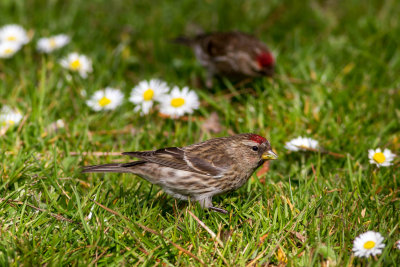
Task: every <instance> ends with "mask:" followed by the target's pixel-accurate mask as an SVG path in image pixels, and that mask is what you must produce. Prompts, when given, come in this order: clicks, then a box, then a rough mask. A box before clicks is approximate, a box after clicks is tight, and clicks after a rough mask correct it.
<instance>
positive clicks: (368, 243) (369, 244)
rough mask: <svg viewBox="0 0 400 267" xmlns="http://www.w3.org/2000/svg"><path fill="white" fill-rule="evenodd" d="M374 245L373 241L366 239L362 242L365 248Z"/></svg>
mask: <svg viewBox="0 0 400 267" xmlns="http://www.w3.org/2000/svg"><path fill="white" fill-rule="evenodd" d="M374 247H375V242H374V241H367V242H365V243H364V248H365V249H371V248H374Z"/></svg>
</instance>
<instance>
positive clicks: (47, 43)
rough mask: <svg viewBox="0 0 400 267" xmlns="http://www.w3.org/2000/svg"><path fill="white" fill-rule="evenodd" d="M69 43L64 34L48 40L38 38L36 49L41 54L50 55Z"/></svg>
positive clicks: (67, 37)
mask: <svg viewBox="0 0 400 267" xmlns="http://www.w3.org/2000/svg"><path fill="white" fill-rule="evenodd" d="M69 42H70V38H69V36H68V35H65V34H58V35H55V36H51V37H48V38H40V39H39V40H38V42H37V49H38V50H39V51H40V52H43V53H51V52H53V51H54V50H57V49H60V48H61V47H63V46H65V45H67V44H68V43H69Z"/></svg>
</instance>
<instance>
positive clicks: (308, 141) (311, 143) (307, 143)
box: [285, 136, 319, 151]
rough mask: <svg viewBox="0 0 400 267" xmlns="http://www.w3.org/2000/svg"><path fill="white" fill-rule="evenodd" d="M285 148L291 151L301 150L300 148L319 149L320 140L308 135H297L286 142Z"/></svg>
mask: <svg viewBox="0 0 400 267" xmlns="http://www.w3.org/2000/svg"><path fill="white" fill-rule="evenodd" d="M285 148H286V149H288V150H290V151H299V150H307V149H310V148H311V149H318V148H319V145H318V141H317V140H314V139H312V138H307V137H301V136H299V137H297V138H295V139H292V140H290V141H289V142H286V144H285Z"/></svg>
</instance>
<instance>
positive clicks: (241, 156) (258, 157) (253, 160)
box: [234, 133, 278, 167]
mask: <svg viewBox="0 0 400 267" xmlns="http://www.w3.org/2000/svg"><path fill="white" fill-rule="evenodd" d="M236 137H237V142H235V145H234V146H235V149H237V150H239V151H238V160H240V161H242V162H244V163H246V164H249V165H251V166H255V167H258V166H260V165H261V164H262V163H264V161H266V160H274V159H277V158H278V155H276V154H275V153H274V152H273V151H272V148H271V144H270V143H269V142H268V140H267V139H265V138H264V137H262V136H259V135H257V134H252V133H249V134H239V135H237V136H236Z"/></svg>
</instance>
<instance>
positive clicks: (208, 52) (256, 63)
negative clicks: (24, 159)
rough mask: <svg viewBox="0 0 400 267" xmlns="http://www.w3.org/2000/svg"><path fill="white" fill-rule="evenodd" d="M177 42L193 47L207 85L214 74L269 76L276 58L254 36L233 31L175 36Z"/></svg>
mask: <svg viewBox="0 0 400 267" xmlns="http://www.w3.org/2000/svg"><path fill="white" fill-rule="evenodd" d="M174 42H176V43H180V44H185V45H188V46H190V47H192V49H193V51H194V53H195V55H196V58H197V60H198V61H199V62H200V64H201V65H202V66H203V67H205V68H206V69H207V70H208V76H207V82H206V85H207V87H211V86H212V78H213V76H214V75H222V76H226V77H228V78H233V79H244V78H247V77H259V76H272V75H273V73H274V66H275V59H274V57H273V55H272V53H271V52H270V50H269V49H268V47H267V46H266V45H265V44H264V43H263V42H261V41H260V40H258V39H257V38H256V37H254V36H252V35H250V34H246V33H242V32H238V31H234V32H216V33H209V34H200V35H197V36H195V37H193V38H188V37H178V38H176V39H175V40H174Z"/></svg>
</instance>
